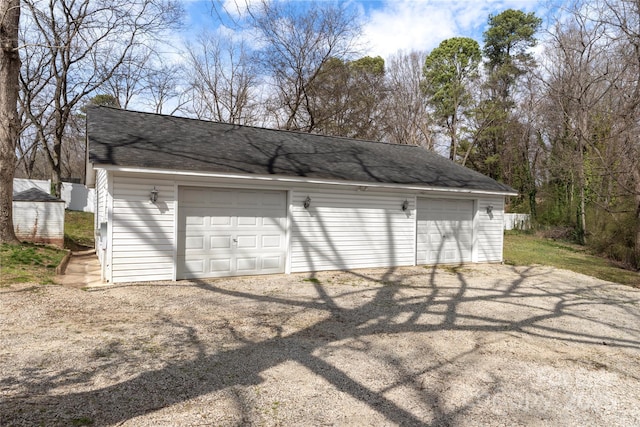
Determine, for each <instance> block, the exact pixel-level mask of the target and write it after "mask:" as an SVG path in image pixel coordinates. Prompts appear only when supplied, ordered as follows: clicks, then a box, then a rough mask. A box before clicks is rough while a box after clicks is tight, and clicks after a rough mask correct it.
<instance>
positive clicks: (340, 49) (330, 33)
mask: <svg viewBox="0 0 640 427" xmlns="http://www.w3.org/2000/svg"><path fill="white" fill-rule="evenodd" d="M247 13H248V25H249V27H250V28H251V29H252V31H254V32H255V33H256V34H257V38H258V41H259V42H260V46H259V49H258V50H257V59H258V62H259V64H260V66H261V70H262V72H263V73H264V74H265V75H266V76H267V79H268V83H269V84H270V85H271V87H272V89H273V97H272V98H271V100H270V102H269V107H270V111H271V113H272V115H273V120H274V121H275V122H276V123H277V124H278V126H279V127H281V128H283V129H289V130H302V131H311V130H312V129H313V128H314V126H315V123H314V121H315V117H314V116H313V111H312V109H311V108H310V99H309V88H310V86H311V85H312V84H313V82H314V81H315V79H316V78H317V77H318V74H319V73H320V70H321V69H322V67H323V66H324V64H325V63H326V62H327V61H329V60H330V59H331V58H337V59H340V60H348V59H351V58H352V57H353V55H354V54H355V53H356V51H357V39H358V36H359V35H360V25H359V21H358V19H357V14H356V12H355V9H353V8H351V7H349V5H348V4H347V3H342V2H341V3H329V2H326V3H325V2H308V3H307V2H304V3H300V2H269V1H267V0H263V1H261V2H260V3H257V4H255V5H251V6H248V12H247Z"/></svg>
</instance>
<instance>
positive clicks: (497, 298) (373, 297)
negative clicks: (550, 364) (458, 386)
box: [0, 267, 640, 426]
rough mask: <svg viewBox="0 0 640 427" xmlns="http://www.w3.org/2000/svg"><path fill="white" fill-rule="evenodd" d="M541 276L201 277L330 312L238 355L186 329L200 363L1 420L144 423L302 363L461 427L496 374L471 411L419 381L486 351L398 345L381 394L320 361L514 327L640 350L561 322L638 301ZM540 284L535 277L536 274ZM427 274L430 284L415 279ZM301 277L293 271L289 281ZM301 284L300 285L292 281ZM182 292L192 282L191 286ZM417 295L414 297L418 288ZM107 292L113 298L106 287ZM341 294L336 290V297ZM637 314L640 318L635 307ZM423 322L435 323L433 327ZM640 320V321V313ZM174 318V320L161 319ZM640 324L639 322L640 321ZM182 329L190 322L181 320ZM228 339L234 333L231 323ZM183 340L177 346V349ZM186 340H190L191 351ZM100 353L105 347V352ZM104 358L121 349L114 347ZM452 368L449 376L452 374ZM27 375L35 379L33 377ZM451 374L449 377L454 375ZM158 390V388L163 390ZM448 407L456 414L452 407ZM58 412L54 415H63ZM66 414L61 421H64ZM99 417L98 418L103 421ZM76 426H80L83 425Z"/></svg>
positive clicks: (43, 397)
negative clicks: (268, 286)
mask: <svg viewBox="0 0 640 427" xmlns="http://www.w3.org/2000/svg"><path fill="white" fill-rule="evenodd" d="M540 271H541V270H540V269H538V270H535V269H525V268H522V269H513V272H514V274H516V276H515V277H516V278H515V279H514V280H512V281H510V282H509V283H498V284H496V283H495V282H493V281H491V280H490V279H489V278H488V277H485V278H477V277H476V278H472V277H468V275H467V274H465V270H464V269H452V270H450V271H449V272H446V271H441V270H437V269H436V268H435V267H434V268H432V269H431V271H429V270H419V271H418V270H416V269H397V270H395V269H390V270H388V271H386V272H385V273H384V274H381V275H380V276H379V277H371V276H367V275H365V274H363V273H361V272H350V273H349V274H351V275H353V276H352V277H353V278H354V280H358V281H360V280H361V281H364V282H368V284H367V285H363V286H358V287H354V288H353V289H351V288H349V287H343V288H340V289H341V291H343V293H342V294H336V289H335V288H332V286H334V285H332V284H327V283H323V282H322V281H321V280H320V279H319V278H318V276H311V279H307V280H306V281H304V282H303V283H301V284H300V286H313V287H314V288H315V290H316V295H315V297H313V298H307V299H303V298H300V297H293V296H288V295H286V294H278V293H274V294H263V293H260V294H258V293H256V292H246V291H243V290H242V289H230V288H228V287H224V285H220V283H224V282H223V281H220V280H217V281H215V280H212V281H206V280H196V281H191V282H190V283H192V286H194V287H196V288H198V289H201V290H204V291H206V292H211V293H213V294H217V295H220V296H228V297H234V298H237V299H238V300H240V301H242V300H246V301H252V302H258V303H260V304H264V309H265V312H269V308H270V307H274V306H277V307H280V308H282V307H285V308H290V309H292V310H294V309H300V310H316V311H319V312H321V313H324V314H325V316H324V318H322V319H321V320H319V321H318V322H316V323H315V324H312V325H310V326H308V327H303V328H299V329H298V330H297V331H295V332H293V333H290V334H282V331H276V333H275V335H274V336H273V337H271V338H269V339H265V340H262V341H258V342H254V341H251V340H248V339H244V338H242V337H241V335H237V340H236V342H243V344H241V345H239V346H237V347H236V348H233V349H229V350H223V351H218V352H216V353H213V354H211V350H209V351H207V349H206V345H204V344H205V343H202V342H200V341H199V340H200V338H199V337H198V336H197V332H196V331H193V330H189V329H188V328H186V327H185V328H186V329H185V331H184V334H183V335H184V337H185V338H184V341H185V343H187V344H188V345H192V346H196V348H197V352H196V354H197V356H196V357H195V358H192V359H190V360H174V361H168V362H166V364H165V365H164V366H163V367H162V368H161V369H153V370H141V372H140V373H139V375H137V376H135V377H133V378H130V379H127V380H124V381H122V382H119V383H117V384H112V385H109V386H106V387H101V388H96V389H94V390H91V391H86V392H76V393H68V394H62V395H61V394H54V393H48V394H43V393H42V391H40V393H41V394H40V395H32V394H28V393H27V394H26V395H21V396H9V397H6V398H3V400H2V402H1V403H0V414H1V415H0V424H2V425H14V424H38V423H44V424H46V425H69V424H71V423H72V422H78V421H77V420H90V421H91V423H92V424H91V425H94V426H103V425H117V424H119V423H123V422H126V421H128V420H131V419H133V418H135V417H138V416H141V415H144V414H147V413H150V412H152V411H157V410H160V409H162V408H167V407H169V406H171V405H174V404H178V403H182V402H186V401H187V400H189V399H193V398H196V397H199V396H204V395H206V394H208V393H212V392H216V391H221V390H232V391H233V390H237V389H238V388H243V387H249V386H258V385H260V384H261V383H263V382H264V381H265V378H264V373H265V371H267V370H269V369H271V368H274V367H276V366H278V365H281V364H284V363H287V362H294V363H297V364H299V365H301V366H303V367H305V368H306V369H307V370H308V371H310V372H312V373H314V374H315V375H317V376H318V377H320V378H322V379H323V380H324V381H325V382H327V383H329V384H330V385H331V386H332V387H333V388H334V389H336V390H338V391H339V392H341V393H344V394H346V395H347V396H349V397H351V398H352V399H355V400H357V401H360V402H361V403H362V404H364V405H366V406H367V407H369V408H370V409H371V410H372V411H375V412H376V413H378V414H379V415H381V416H382V417H383V418H384V419H385V420H386V422H388V423H392V424H399V425H434V426H435V425H452V424H456V420H457V419H458V417H460V416H462V415H464V414H465V412H467V411H468V410H469V409H470V408H472V407H473V406H474V405H476V404H477V403H479V402H482V401H486V400H487V399H491V397H492V396H493V395H495V393H496V392H497V391H498V390H499V389H500V387H501V383H500V380H499V379H498V378H492V380H491V381H489V382H488V384H487V385H486V387H485V388H484V390H483V391H482V392H481V393H477V394H475V395H474V396H472V397H471V398H470V399H468V400H467V401H465V402H464V403H463V404H460V405H458V406H456V407H455V408H454V409H451V405H445V404H444V403H443V396H442V395H441V394H440V392H438V391H437V390H430V389H429V388H425V387H423V385H422V384H421V383H420V381H419V377H420V376H421V375H424V374H426V373H429V372H436V371H438V375H444V376H443V377H442V381H448V380H452V379H453V377H455V373H453V372H450V373H448V374H442V373H441V370H442V368H443V366H451V365H452V363H454V362H455V360H456V359H462V358H465V357H467V356H469V354H471V353H474V352H476V351H478V347H477V346H476V347H475V348H471V349H469V350H468V351H464V352H460V353H459V354H457V355H455V356H453V357H451V358H447V359H446V360H434V362H433V363H432V364H430V365H429V366H426V367H424V369H422V370H421V371H420V372H415V371H414V370H410V369H407V368H406V367H405V366H404V365H403V364H402V362H401V361H399V360H395V359H394V358H393V349H389V352H388V354H387V356H385V357H386V358H387V360H383V361H382V362H384V363H385V365H386V366H390V367H392V368H393V369H394V370H395V374H396V377H397V378H398V380H397V381H395V382H392V383H390V384H388V385H386V386H385V387H384V388H382V389H377V390H376V389H374V388H372V387H371V386H368V385H367V384H365V383H363V382H362V381H359V380H358V379H356V378H354V377H353V376H352V375H350V374H349V372H348V368H347V367H344V366H339V365H336V364H333V363H331V362H330V361H328V360H327V358H323V357H321V356H319V355H318V353H319V350H321V349H323V348H326V347H327V346H330V345H340V343H341V342H342V343H344V342H345V340H346V341H350V342H351V341H353V340H356V341H357V340H365V339H366V338H367V337H370V336H373V335H379V334H384V336H387V337H393V336H394V335H395V334H405V333H431V332H442V331H448V332H476V333H483V332H489V333H491V332H505V331H510V332H512V333H520V334H523V335H529V336H535V337H540V338H546V339H553V340H563V341H566V342H570V343H584V344H595V345H602V344H603V343H606V344H607V345H608V346H613V347H618V348H621V349H622V348H628V349H634V350H640V329H638V328H627V330H625V331H624V336H626V337H627V338H621V337H615V336H607V335H601V334H597V333H591V332H589V331H585V330H568V329H562V328H558V327H556V326H553V322H548V321H549V320H552V319H560V318H562V319H568V318H571V319H575V320H576V321H580V320H584V321H588V322H593V323H600V322H602V324H603V325H606V326H608V327H611V326H612V325H611V324H609V323H606V322H608V321H609V320H608V319H604V320H599V319H595V318H592V317H586V314H585V315H581V314H579V313H582V311H578V312H576V311H572V310H571V309H572V308H575V307H582V308H584V307H586V306H589V305H594V304H607V305H617V306H620V307H623V309H628V307H630V304H636V303H637V300H631V299H627V300H620V299H613V298H612V299H607V298H605V297H603V296H602V295H603V293H598V294H597V295H596V294H594V292H597V291H598V288H599V287H600V286H582V287H581V286H573V287H567V286H564V287H558V288H555V287H553V286H549V285H546V286H545V285H544V282H545V275H544V274H540ZM440 275H449V281H451V280H453V281H455V282H456V284H455V285H454V286H452V285H448V286H441V285H439V284H438V282H439V280H438V279H439V277H441V276H440ZM535 275H537V277H535V281H536V283H540V284H541V285H540V286H536V285H532V284H531V283H528V284H526V285H525V282H527V280H531V279H534V276H535ZM418 276H420V279H419V280H421V283H420V285H419V286H418V285H415V284H412V281H415V280H416V278H417V277H418ZM291 277H295V276H291ZM291 280H294V279H293V278H292V279H291ZM478 282H484V283H486V282H492V284H491V285H486V286H484V285H483V286H478V285H477V283H478ZM181 285H182V284H181ZM408 291H411V292H408ZM100 292H107V293H108V292H109V290H108V289H104V290H101V291H100ZM358 293H361V294H362V301H363V303H362V304H360V305H358V306H355V307H344V305H343V304H341V301H340V300H341V298H344V297H345V296H353V295H354V294H358ZM332 294H333V295H332ZM538 298H545V301H549V304H547V305H545V306H544V307H540V306H539V304H538V305H536V306H532V305H530V304H529V301H532V300H533V299H538ZM480 302H483V303H487V302H488V303H492V304H495V307H496V310H495V311H488V312H485V313H478V312H477V311H474V310H473V309H472V307H473V304H474V303H480ZM501 311H507V312H509V313H515V314H514V315H513V316H501V315H500V313H501ZM633 316H635V317H636V318H638V317H639V315H638V311H637V310H633ZM425 319H427V320H426V321H425ZM638 320H639V321H640V318H638ZM162 321H165V322H172V320H171V319H170V318H165V319H162ZM638 324H640V322H638ZM177 326H178V327H183V326H181V325H177ZM230 332H231V333H234V331H233V330H232V328H230ZM181 344H183V343H180V342H179V343H176V345H175V347H176V348H179V346H180V345H181ZM187 344H185V345H187ZM101 348H102V347H101ZM104 351H114V352H118V351H120V350H119V349H118V347H117V345H116V344H114V347H113V348H111V349H109V348H106V349H105V350H104ZM351 351H360V352H362V353H363V357H375V356H373V355H369V354H368V353H367V351H368V349H367V346H366V343H365V344H363V345H362V347H361V348H360V350H358V349H357V348H355V349H351ZM117 361H123V363H124V361H126V354H118V358H117V360H116V362H117ZM445 371H446V370H445ZM25 375H29V373H26V374H25ZM92 375H95V373H83V374H82V375H81V376H80V377H78V378H76V380H78V381H79V382H86V383H91V376H92ZM447 376H449V377H451V378H449V377H447ZM14 380H15V379H11V378H5V379H3V380H2V381H0V388H2V389H7V388H9V387H10V386H12V385H15V384H12V381H14ZM55 380H56V379H55V378H42V377H37V376H36V377H32V378H31V380H30V381H35V382H38V387H33V388H34V390H35V389H38V390H42V389H43V388H44V389H53V388H54V383H56V381H55ZM154 385H157V386H154ZM398 388H408V389H410V390H411V391H412V393H413V394H414V395H417V396H420V397H419V399H420V405H421V406H422V407H423V409H424V410H425V411H427V412H429V413H430V414H431V416H429V417H428V418H425V417H424V415H422V416H421V415H420V414H417V413H415V412H414V411H411V410H408V409H407V408H406V407H403V406H401V404H399V403H398V402H396V401H394V400H392V399H391V398H390V397H388V393H389V392H390V391H393V390H395V389H398ZM236 399H237V404H236V405H235V407H236V408H241V409H239V410H240V411H242V412H243V413H242V414H239V415H238V418H239V419H241V421H240V423H242V424H244V423H250V419H249V416H250V410H251V409H250V402H246V401H244V400H243V397H242V396H241V395H239V394H237V392H236ZM447 408H449V409H447ZM53 414H56V415H55V416H54V415H53ZM60 414H63V415H60ZM95 414H100V415H99V416H96V415H95ZM74 420H75V421H74Z"/></svg>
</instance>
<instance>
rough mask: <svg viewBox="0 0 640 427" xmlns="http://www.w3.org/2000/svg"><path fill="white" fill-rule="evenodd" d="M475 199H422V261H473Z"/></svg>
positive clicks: (419, 260)
mask: <svg viewBox="0 0 640 427" xmlns="http://www.w3.org/2000/svg"><path fill="white" fill-rule="evenodd" d="M472 243H473V200H456V199H426V198H424V199H423V198H420V199H418V242H417V263H418V264H438V263H446V264H455V263H461V262H470V261H471V249H472Z"/></svg>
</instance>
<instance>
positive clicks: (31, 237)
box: [13, 201, 64, 246]
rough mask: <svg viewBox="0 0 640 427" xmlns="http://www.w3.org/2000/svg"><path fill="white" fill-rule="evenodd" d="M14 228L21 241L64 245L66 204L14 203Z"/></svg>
mask: <svg viewBox="0 0 640 427" xmlns="http://www.w3.org/2000/svg"><path fill="white" fill-rule="evenodd" d="M13 228H14V230H15V232H16V236H17V237H18V238H19V239H21V240H28V241H30V242H37V243H52V244H56V245H60V246H61V245H62V244H63V243H64V202H27V201H15V202H13Z"/></svg>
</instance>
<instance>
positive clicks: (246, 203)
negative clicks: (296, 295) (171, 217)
mask: <svg viewBox="0 0 640 427" xmlns="http://www.w3.org/2000/svg"><path fill="white" fill-rule="evenodd" d="M286 199H287V198H286V193H285V192H282V191H253V190H236V189H233V190H231V189H224V190H223V189H211V188H191V187H181V188H180V197H179V200H180V202H179V212H180V219H179V221H180V223H179V228H178V236H179V240H178V277H179V278H204V277H222V276H236V275H252V274H270V273H283V272H284V268H285V256H286V247H285V224H286Z"/></svg>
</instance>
